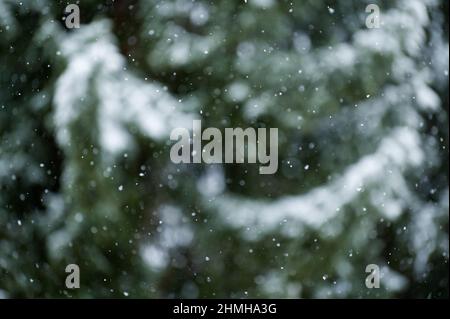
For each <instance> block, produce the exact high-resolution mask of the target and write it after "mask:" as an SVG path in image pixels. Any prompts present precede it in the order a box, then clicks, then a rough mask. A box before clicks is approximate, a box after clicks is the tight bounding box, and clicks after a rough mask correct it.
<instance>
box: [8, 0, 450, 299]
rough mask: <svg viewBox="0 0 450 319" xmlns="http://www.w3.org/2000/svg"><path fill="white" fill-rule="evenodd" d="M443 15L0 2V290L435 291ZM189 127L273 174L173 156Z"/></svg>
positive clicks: (403, 7)
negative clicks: (226, 135) (259, 143)
mask: <svg viewBox="0 0 450 319" xmlns="http://www.w3.org/2000/svg"><path fill="white" fill-rule="evenodd" d="M69 4H76V6H75V7H78V8H79V19H80V24H79V25H78V26H77V25H76V23H75V27H73V25H71V24H70V23H68V22H73V21H75V22H76V19H75V20H73V21H69V15H70V14H71V13H72V12H68V11H67V6H68V5H69ZM369 5H372V7H376V8H379V14H377V15H376V16H375V17H374V20H373V21H371V20H370V17H369V15H371V14H373V13H372V12H371V11H370V10H369V11H368V10H366V9H367V8H368V6H369ZM373 5H375V6H373ZM448 11H449V2H448V1H447V0H395V1H393V0H391V1H388V0H384V1H381V0H380V1H376V0H363V1H360V0H349V1H331V0H302V1H300V0H295V1H294V0H247V1H245V0H216V1H212V0H209V1H207V0H103V1H100V0H79V1H75V0H74V1H73V2H72V1H61V0H21V1H19V0H0V298H433V299H434V298H448V290H449V268H448V267H449V265H448V260H449V256H448V255H449V235H448V220H449V185H448V180H449V169H448V161H449V156H448V155H449V153H448V140H449V132H448V125H449V120H448V118H449V114H448V113H449V107H448V105H449V94H448V85H449V82H448V81H449V74H448V72H449V41H448V32H449V28H448V24H449V14H448ZM75 13H76V12H75ZM70 18H72V17H70ZM368 22H378V23H375V24H370V23H368ZM69 26H70V27H69ZM194 120H201V122H202V125H203V126H204V127H215V128H218V129H219V130H222V131H223V130H224V129H225V128H227V127H242V128H248V127H251V128H278V163H279V164H278V169H277V171H276V173H274V174H267V175H261V174H259V172H258V167H259V165H258V164H252V163H247V162H246V163H231V164H230V163H213V164H211V163H210V164H208V163H204V162H202V163H179V164H177V163H174V162H173V161H171V159H170V155H169V154H170V149H171V147H172V145H173V143H174V142H173V141H172V140H171V139H170V134H171V131H172V130H173V129H175V128H179V127H185V128H187V129H189V130H191V129H192V123H193V121H194ZM68 265H77V266H78V268H79V286H78V287H69V286H67V276H68V275H69V273H68V272H67V266H68ZM369 265H372V266H373V265H375V266H376V267H378V269H379V271H378V272H377V274H376V275H379V285H378V286H377V287H370V286H368V285H367V282H366V279H367V276H369V275H371V274H372V273H370V272H367V267H368V266H369Z"/></svg>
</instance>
